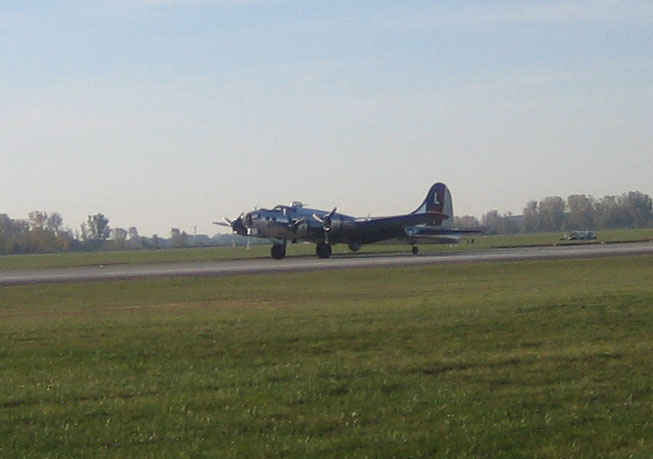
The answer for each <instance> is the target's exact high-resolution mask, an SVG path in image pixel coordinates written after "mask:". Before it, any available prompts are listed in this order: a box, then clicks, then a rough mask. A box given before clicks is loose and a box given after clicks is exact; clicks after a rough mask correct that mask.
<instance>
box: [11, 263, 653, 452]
mask: <svg viewBox="0 0 653 459" xmlns="http://www.w3.org/2000/svg"><path fill="white" fill-rule="evenodd" d="M652 306H653V257H648V256H639V257H632V258H628V257H618V258H601V259H593V260H564V261H538V262H534V261H532V262H530V261H529V262H512V263H479V264H465V265H442V266H431V267H419V268H393V269H362V270H349V271H347V270H342V271H328V272H312V273H292V274H279V275H258V276H247V277H230V278H208V277H205V278H184V279H161V278H157V279H148V280H133V281H112V282H91V283H86V284H74V283H71V284H52V285H48V284H41V285H35V286H13V287H2V288H0V365H1V368H0V457H29V456H49V457H85V456H111V457H125V456H132V457H135V456H138V457H189V456H211V457H282V456H283V457H288V456H291V457H296V456H300V457H364V456H367V457H392V456H394V457H410V456H412V457H429V456H453V457H641V458H644V457H651V455H653V362H652V361H651V355H653V333H651V324H653V308H652Z"/></svg>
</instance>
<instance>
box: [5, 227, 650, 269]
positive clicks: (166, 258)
mask: <svg viewBox="0 0 653 459" xmlns="http://www.w3.org/2000/svg"><path fill="white" fill-rule="evenodd" d="M561 234H562V233H537V234H520V235H511V236H504V235H497V236H475V237H474V241H475V242H474V244H466V243H465V242H464V241H463V242H461V243H460V244H458V245H440V244H420V252H421V253H424V254H428V253H443V252H444V253H446V252H459V251H465V250H485V249H492V248H496V247H502V246H526V245H534V244H544V245H547V244H548V245H552V244H557V243H560V242H561V241H560V236H561ZM598 237H599V241H604V242H611V241H636V240H644V239H646V240H653V229H634V230H609V231H600V232H598ZM579 242H583V241H579ZM381 252H383V253H409V252H410V245H408V244H407V243H401V244H397V243H395V242H392V243H390V244H371V245H366V246H363V248H362V249H361V251H360V252H359V253H361V254H365V253H381ZM334 254H351V252H350V250H349V249H348V248H347V246H346V245H344V244H338V245H336V246H335V247H334ZM269 256H270V246H267V245H264V246H253V247H252V248H251V249H245V248H242V247H238V248H231V247H211V248H192V249H165V250H125V251H107V252H68V253H52V254H41V255H8V256H7V255H5V256H2V255H0V271H3V270H4V271H9V270H21V269H23V270H27V269H47V268H64V267H79V266H97V265H112V264H152V263H175V262H200V261H204V262H206V261H219V260H235V259H247V258H267V257H269ZM288 256H315V245H313V244H289V245H288Z"/></svg>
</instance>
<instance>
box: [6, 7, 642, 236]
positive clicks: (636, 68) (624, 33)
mask: <svg viewBox="0 0 653 459" xmlns="http://www.w3.org/2000/svg"><path fill="white" fill-rule="evenodd" d="M0 56H1V59H0V74H1V75H2V78H0V101H1V103H0V165H1V166H2V167H1V169H0V171H1V172H0V177H1V178H0V213H6V214H8V215H9V216H10V217H12V218H26V216H27V214H28V213H29V212H30V211H32V210H37V209H38V210H45V211H48V212H55V211H56V212H59V213H61V215H62V216H63V219H64V225H65V226H68V227H71V228H79V225H80V224H81V223H82V222H83V221H84V220H85V219H86V217H87V216H88V215H89V214H95V213H97V212H101V213H103V214H104V215H106V216H107V217H108V218H109V220H110V224H111V226H112V227H124V228H127V227H129V226H136V227H137V228H138V229H139V231H140V233H141V234H143V235H151V234H153V233H156V234H159V235H160V236H167V235H169V233H170V228H172V227H177V228H181V229H182V230H185V231H187V232H189V233H193V232H194V231H197V232H198V233H204V234H213V233H215V232H216V231H217V230H218V228H217V227H215V226H214V225H212V224H211V222H212V221H214V220H217V219H221V218H222V217H223V216H228V217H232V218H233V217H235V216H237V215H238V214H239V213H240V212H241V211H248V210H251V209H252V208H254V207H272V206H274V205H276V204H279V203H288V202H290V201H292V200H299V201H304V202H305V203H307V204H308V205H310V206H311V207H316V208H323V209H331V208H332V207H334V206H338V209H339V211H341V212H343V213H347V214H350V215H355V216H367V215H372V216H375V215H391V214H397V213H404V212H408V211H412V210H413V209H414V208H415V207H417V205H418V204H419V203H420V202H421V201H422V199H423V198H424V195H425V194H426V192H427V190H428V188H429V187H430V185H431V184H433V183H434V182H436V181H442V182H444V183H446V184H447V185H448V186H449V188H450V190H451V192H452V194H453V201H454V210H455V212H456V214H457V215H465V214H468V215H475V216H477V217H480V216H481V215H482V214H483V213H485V212H487V211H489V210H492V209H497V210H499V212H502V213H503V212H512V213H514V214H519V213H521V210H522V209H523V207H524V205H525V203H526V202H527V201H529V200H541V199H543V198H544V197H546V196H553V195H558V196H562V197H566V196H568V195H570V194H574V193H584V194H591V195H594V196H596V197H602V196H604V195H608V194H621V193H623V192H627V191H632V190H638V191H642V192H644V193H647V194H649V195H653V146H652V145H653V128H652V127H651V126H652V123H651V119H653V2H651V1H650V0H595V1H584V0H565V1H557V0H551V1H537V0H532V1H528V2H525V1H505V0H495V1H492V2H486V1H465V0H462V1H460V0H456V1H449V0H442V1H405V2H397V1H387V0H374V1H365V0H361V1H356V2H352V1H340V0H330V1H310V0H113V1H95V0H62V1H57V2H52V1H49V0H42V1H38V0H37V1H12V0H2V1H0Z"/></svg>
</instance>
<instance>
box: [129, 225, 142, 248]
mask: <svg viewBox="0 0 653 459" xmlns="http://www.w3.org/2000/svg"><path fill="white" fill-rule="evenodd" d="M127 232H128V234H129V247H131V248H133V249H140V248H143V239H142V238H141V237H140V235H139V234H138V230H137V229H136V227H135V226H130V227H129V229H128V230H127Z"/></svg>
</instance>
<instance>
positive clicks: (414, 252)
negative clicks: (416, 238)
mask: <svg viewBox="0 0 653 459" xmlns="http://www.w3.org/2000/svg"><path fill="white" fill-rule="evenodd" d="M418 253H419V247H417V246H416V245H414V246H413V255H417V254H418Z"/></svg>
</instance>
